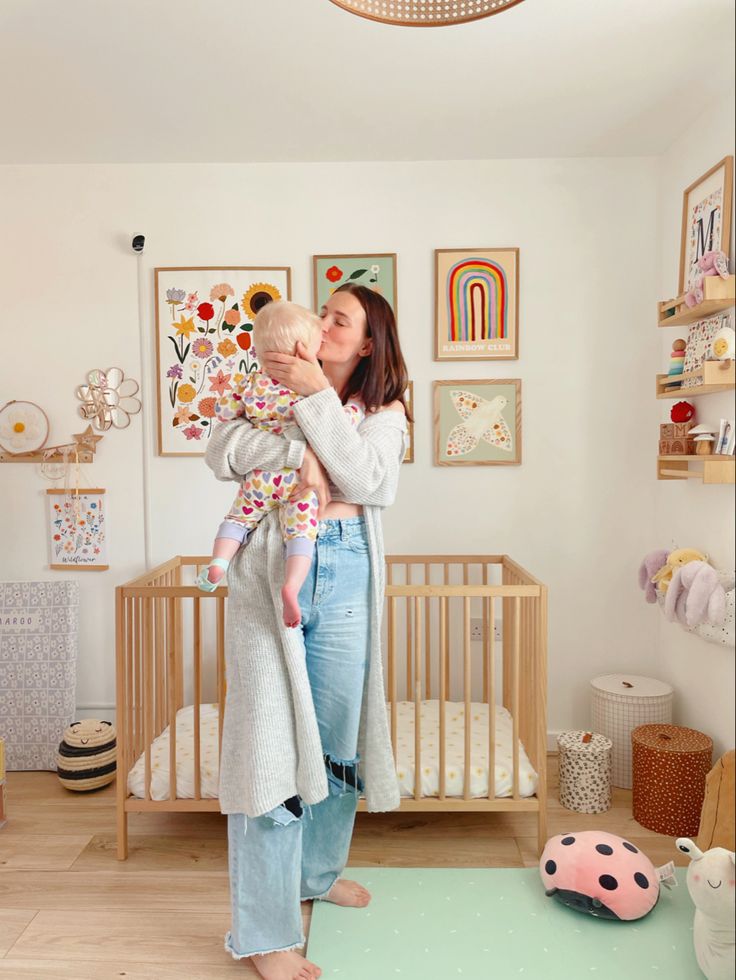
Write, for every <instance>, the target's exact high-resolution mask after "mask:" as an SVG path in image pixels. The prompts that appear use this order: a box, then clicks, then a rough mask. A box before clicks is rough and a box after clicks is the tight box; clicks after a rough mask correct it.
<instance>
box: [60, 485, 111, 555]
mask: <svg viewBox="0 0 736 980" xmlns="http://www.w3.org/2000/svg"><path fill="white" fill-rule="evenodd" d="M104 493H105V491H104V490H102V489H101V488H100V487H93V488H90V489H87V488H85V489H83V490H76V489H75V490H60V489H57V488H56V487H54V488H53V489H50V490H47V491H46V498H47V500H48V539H49V553H50V555H51V562H50V563H49V568H51V569H53V570H54V571H58V572H68V571H70V570H71V571H75V572H104V571H107V569H108V568H109V567H110V566H109V565H108V564H107V515H106V513H105V506H104V497H103V495H104ZM60 498H67V499H66V500H63V501H62V500H61V499H60ZM54 559H56V561H55V560H54ZM59 559H60V560H59Z"/></svg>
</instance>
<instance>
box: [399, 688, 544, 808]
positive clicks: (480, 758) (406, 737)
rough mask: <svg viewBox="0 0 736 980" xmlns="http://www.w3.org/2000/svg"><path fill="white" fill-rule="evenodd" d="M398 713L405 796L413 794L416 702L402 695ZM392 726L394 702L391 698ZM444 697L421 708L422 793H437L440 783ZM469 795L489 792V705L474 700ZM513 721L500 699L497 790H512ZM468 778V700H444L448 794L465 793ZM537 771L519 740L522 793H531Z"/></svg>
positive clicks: (502, 792)
mask: <svg viewBox="0 0 736 980" xmlns="http://www.w3.org/2000/svg"><path fill="white" fill-rule="evenodd" d="M397 704H398V709H399V710H398V712H397V719H396V743H397V744H396V771H397V774H398V777H399V784H400V787H401V795H402V796H411V797H413V796H414V710H415V709H414V702H413V701H399V702H397ZM386 707H387V710H388V717H389V726H390V724H391V705H390V704H387V706H386ZM439 708H440V703H439V701H423V702H422V704H421V707H420V709H419V714H420V731H421V735H420V741H419V745H420V759H421V766H422V775H421V783H420V785H421V792H422V796H439V788H440V722H439V718H440V711H439ZM470 710H471V719H470V722H471V724H470V764H471V772H470V795H471V796H472V797H483V796H488V705H487V704H476V703H475V702H471V704H470ZM512 745H513V727H512V719H511V714H510V712H509V711H507V710H506V708H504V707H502V706H501V705H496V746H495V758H494V768H495V773H494V776H495V785H496V792H495V795H496V796H511V794H512V792H513V785H512V774H513V752H512ZM464 780H465V703H464V702H456V701H446V702H445V795H446V796H462V795H463V792H464ZM537 782H538V777H537V773H536V771H535V770H534V768H533V767H532V764H531V762H530V761H529V757H528V756H527V754H526V751H525V749H524V746H523V744H522V742H521V740H519V794H520V796H533V795H534V794H535V793H536V791H537Z"/></svg>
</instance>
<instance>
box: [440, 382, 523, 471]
mask: <svg viewBox="0 0 736 980" xmlns="http://www.w3.org/2000/svg"><path fill="white" fill-rule="evenodd" d="M434 439H435V463H436V464H437V466H504V465H505V466H514V465H519V464H520V463H521V381H520V380H519V379H518V378H503V379H497V380H492V381H489V380H488V379H484V380H482V381H435V382H434Z"/></svg>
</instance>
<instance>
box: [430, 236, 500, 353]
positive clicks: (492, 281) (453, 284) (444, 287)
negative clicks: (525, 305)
mask: <svg viewBox="0 0 736 980" xmlns="http://www.w3.org/2000/svg"><path fill="white" fill-rule="evenodd" d="M434 278H435V287H434V288H435V316H434V322H435V326H434V359H435V361H488V360H510V361H513V360H517V359H518V357H519V249H518V248H475V249H467V248H463V249H457V248H437V249H435V251H434Z"/></svg>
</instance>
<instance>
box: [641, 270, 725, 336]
mask: <svg viewBox="0 0 736 980" xmlns="http://www.w3.org/2000/svg"><path fill="white" fill-rule="evenodd" d="M734 300H736V276H729V277H728V279H721V277H720V276H706V277H705V279H704V280H703V302H702V303H698V305H697V306H692V307H690V306H688V305H687V304H686V303H685V295H684V293H683V295H682V296H677V297H676V298H675V299H668V300H666V301H665V302H664V303H658V304H657V324H658V326H660V327H684V326H685V325H686V324H688V323H695V321H696V320H705V318H706V317H709V316H714V315H715V314H716V313H722V312H723V311H724V310H727V309H728V308H729V307H730V306H733V305H734ZM669 311H674V312H673V313H670V315H669V316H668V315H667V314H668V313H669Z"/></svg>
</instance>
